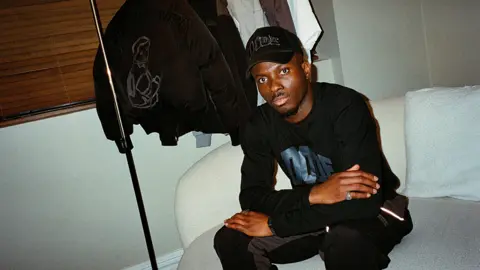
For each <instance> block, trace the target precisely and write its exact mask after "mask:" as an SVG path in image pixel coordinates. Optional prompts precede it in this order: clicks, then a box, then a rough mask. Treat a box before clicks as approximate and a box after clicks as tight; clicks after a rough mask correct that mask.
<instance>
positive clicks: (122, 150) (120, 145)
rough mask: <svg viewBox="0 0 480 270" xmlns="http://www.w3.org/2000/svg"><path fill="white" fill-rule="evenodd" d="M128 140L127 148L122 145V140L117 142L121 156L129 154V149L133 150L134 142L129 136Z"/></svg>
mask: <svg viewBox="0 0 480 270" xmlns="http://www.w3.org/2000/svg"><path fill="white" fill-rule="evenodd" d="M126 140H127V145H126V146H125V145H124V144H123V143H122V141H121V139H118V140H115V144H116V145H117V148H118V152H120V154H125V153H127V149H128V150H132V149H133V143H132V140H131V139H130V136H127V138H126Z"/></svg>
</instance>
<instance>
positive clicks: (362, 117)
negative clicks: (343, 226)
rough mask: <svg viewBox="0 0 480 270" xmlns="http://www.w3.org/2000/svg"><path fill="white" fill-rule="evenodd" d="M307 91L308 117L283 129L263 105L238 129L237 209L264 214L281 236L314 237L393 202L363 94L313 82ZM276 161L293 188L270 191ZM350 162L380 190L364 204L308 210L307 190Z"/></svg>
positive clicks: (392, 183) (392, 180)
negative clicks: (388, 200) (310, 234)
mask: <svg viewBox="0 0 480 270" xmlns="http://www.w3.org/2000/svg"><path fill="white" fill-rule="evenodd" d="M313 92H314V105H313V108H312V111H311V112H310V114H309V115H308V116H307V117H306V119H304V120H302V121H301V122H300V123H297V124H291V123H288V122H287V121H285V120H284V119H283V118H282V117H281V116H280V115H279V114H278V113H277V112H276V111H275V110H274V109H273V108H271V107H270V106H269V105H268V104H263V105H262V106H260V107H259V108H258V109H257V111H256V112H255V114H254V116H253V117H252V118H251V120H250V122H249V123H248V124H247V125H246V126H245V127H244V129H243V131H242V136H241V146H242V149H243V151H244V160H243V164H242V168H241V173H242V182H241V192H240V204H241V206H242V209H244V210H245V209H249V210H252V211H258V212H262V213H265V214H267V215H269V216H270V217H271V220H272V226H273V228H274V230H275V232H276V234H277V235H278V236H281V237H285V236H290V235H298V234H302V233H308V232H313V231H318V230H321V229H323V228H325V227H326V226H328V225H332V224H335V223H337V222H341V221H344V220H348V219H360V218H373V217H376V216H377V215H378V214H379V212H380V207H381V206H382V204H383V202H384V200H385V198H386V197H387V198H391V197H393V196H395V194H396V192H395V188H396V187H397V186H398V178H396V176H395V175H394V174H393V172H392V171H391V170H390V169H389V167H388V166H387V162H386V161H385V159H384V156H383V154H382V153H381V150H380V145H379V142H378V139H377V129H376V123H375V120H374V118H373V117H372V115H371V113H370V110H369V108H368V106H367V103H366V102H365V100H364V98H363V96H362V95H361V94H360V93H358V92H356V91H354V90H352V89H349V88H346V87H343V86H340V85H335V84H328V83H315V84H314V85H313ZM277 163H278V165H280V168H281V169H282V170H283V171H284V172H285V174H286V175H287V176H288V177H289V179H290V181H291V184H292V189H289V190H280V191H276V190H275V189H274V175H275V170H276V164H277ZM355 164H359V165H360V167H361V170H363V171H366V172H369V173H372V174H373V175H376V176H378V178H379V181H378V182H379V184H380V185H381V188H380V190H379V192H378V193H377V194H375V195H373V196H372V197H371V198H369V199H362V200H351V201H343V202H340V203H336V204H332V205H310V203H309V200H308V197H309V193H310V189H311V188H312V186H313V185H314V184H321V183H322V182H323V181H325V180H326V179H327V178H328V177H329V176H330V175H331V174H332V173H335V172H341V171H345V170H347V169H348V168H350V167H352V166H353V165H355Z"/></svg>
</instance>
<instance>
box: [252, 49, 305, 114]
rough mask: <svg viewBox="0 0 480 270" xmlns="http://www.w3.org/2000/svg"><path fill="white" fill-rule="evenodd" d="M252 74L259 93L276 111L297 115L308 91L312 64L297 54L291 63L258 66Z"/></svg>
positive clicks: (267, 63)
mask: <svg viewBox="0 0 480 270" xmlns="http://www.w3.org/2000/svg"><path fill="white" fill-rule="evenodd" d="M251 73H252V76H253V78H254V79H255V81H256V84H257V86H258V91H259V92H260V94H261V95H262V97H263V98H264V99H265V101H266V102H267V103H268V104H270V106H272V107H273V108H274V109H275V110H276V111H278V112H279V113H280V114H282V115H284V116H288V115H292V114H295V113H296V112H297V110H298V108H299V106H300V105H301V103H302V101H303V99H304V98H305V95H306V93H307V90H308V84H309V80H308V77H309V76H310V64H309V63H308V62H304V61H303V57H302V55H301V54H295V55H294V56H293V57H292V59H291V60H290V62H288V63H286V64H278V63H273V62H262V63H258V64H256V65H255V66H254V67H253V68H252V69H251Z"/></svg>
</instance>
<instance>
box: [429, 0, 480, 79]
mask: <svg viewBox="0 0 480 270" xmlns="http://www.w3.org/2000/svg"><path fill="white" fill-rule="evenodd" d="M421 2H422V11H423V17H424V23H425V33H426V45H427V54H428V59H429V66H430V70H431V83H432V85H434V86H463V85H474V84H480V19H479V18H480V1H479V0H423V1H421Z"/></svg>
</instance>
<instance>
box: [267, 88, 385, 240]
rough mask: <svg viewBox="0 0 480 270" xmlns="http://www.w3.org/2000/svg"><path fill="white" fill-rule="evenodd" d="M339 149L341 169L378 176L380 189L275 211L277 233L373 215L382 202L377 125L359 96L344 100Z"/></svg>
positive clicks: (338, 121) (338, 128) (336, 126)
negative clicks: (368, 194) (365, 194)
mask: <svg viewBox="0 0 480 270" xmlns="http://www.w3.org/2000/svg"><path fill="white" fill-rule="evenodd" d="M334 132H335V136H336V138H337V140H338V141H337V143H338V144H339V145H340V149H341V159H340V160H339V163H340V164H339V165H340V166H338V167H339V169H340V171H345V170H347V169H348V168H350V167H352V166H353V165H355V164H358V165H360V169H361V170H362V171H364V172H367V173H370V174H372V175H375V176H377V177H378V184H380V189H378V192H377V193H376V194H374V195H372V196H371V197H370V198H366V199H357V200H355V199H354V200H351V201H342V202H339V203H335V204H328V205H327V204H317V205H310V204H303V205H302V207H300V208H299V209H294V210H291V211H286V212H283V213H276V214H274V215H272V216H271V220H272V225H273V227H274V229H275V232H276V233H277V235H279V236H289V235H296V234H302V233H307V232H312V231H316V230H321V229H323V228H325V227H326V226H328V225H333V224H335V223H338V222H342V221H345V220H350V219H363V218H374V217H376V216H377V215H378V213H379V212H380V207H381V205H382V203H383V189H382V174H381V173H382V160H381V151H380V146H379V143H378V139H377V131H376V125H375V121H374V119H373V117H372V116H371V114H370V111H369V110H368V107H367V105H366V103H365V101H364V100H363V99H362V98H361V96H358V97H353V98H352V99H351V101H350V102H348V103H347V104H345V106H344V107H343V108H342V110H341V111H340V112H339V114H338V118H337V119H336V121H335V124H334Z"/></svg>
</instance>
